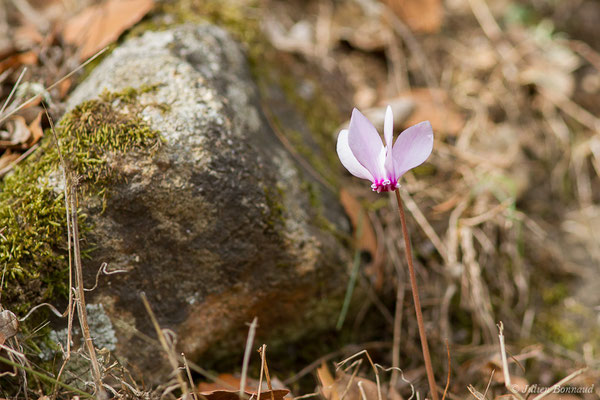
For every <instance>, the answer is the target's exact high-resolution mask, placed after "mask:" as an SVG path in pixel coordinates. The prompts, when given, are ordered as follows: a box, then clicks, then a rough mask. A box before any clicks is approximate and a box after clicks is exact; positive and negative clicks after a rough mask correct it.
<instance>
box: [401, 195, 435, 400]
mask: <svg viewBox="0 0 600 400" xmlns="http://www.w3.org/2000/svg"><path fill="white" fill-rule="evenodd" d="M396 200H397V201H398V210H399V211H400V222H401V223H402V235H403V236H404V245H405V246H406V262H407V263H408V272H409V275H410V287H411V289H412V294H413V300H414V303H415V313H416V314H417V326H418V327H419V337H420V338H421V348H422V349H423V358H424V359H425V370H426V371H427V381H428V382H429V390H430V391H431V398H432V399H433V400H438V392H437V388H436V385H435V376H434V375H433V367H432V366H431V356H430V355H429V346H428V345H427V334H426V333H425V326H424V324H423V312H422V311H421V300H420V299H419V288H418V286H417V276H416V275H415V267H414V266H413V261H412V250H411V247H410V238H409V237H408V228H407V227H406V215H405V214H404V206H403V205H402V199H401V198H400V191H399V190H398V189H396Z"/></svg>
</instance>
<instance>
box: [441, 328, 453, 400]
mask: <svg viewBox="0 0 600 400" xmlns="http://www.w3.org/2000/svg"><path fill="white" fill-rule="evenodd" d="M446 353H448V377H447V378H446V387H445V388H444V394H443V395H442V400H445V399H446V394H447V393H448V388H449V387H450V373H451V371H452V362H451V359H450V345H449V344H448V339H446Z"/></svg>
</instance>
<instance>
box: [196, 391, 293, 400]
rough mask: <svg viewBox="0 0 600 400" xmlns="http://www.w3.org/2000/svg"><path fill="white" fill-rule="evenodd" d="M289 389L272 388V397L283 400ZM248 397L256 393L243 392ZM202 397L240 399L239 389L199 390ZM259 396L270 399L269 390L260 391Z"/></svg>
mask: <svg viewBox="0 0 600 400" xmlns="http://www.w3.org/2000/svg"><path fill="white" fill-rule="evenodd" d="M289 392H290V391H289V390H287V389H280V390H273V391H272V393H273V397H274V398H275V400H283V398H284V397H285V396H286V395H287V394H288V393H289ZM245 393H246V395H247V396H248V397H251V398H252V397H253V398H255V399H256V393H254V392H248V391H247V392H245ZM200 395H202V397H204V398H206V400H240V391H239V390H214V391H212V392H200ZM260 398H261V399H264V400H272V397H271V390H266V391H264V392H261V393H260Z"/></svg>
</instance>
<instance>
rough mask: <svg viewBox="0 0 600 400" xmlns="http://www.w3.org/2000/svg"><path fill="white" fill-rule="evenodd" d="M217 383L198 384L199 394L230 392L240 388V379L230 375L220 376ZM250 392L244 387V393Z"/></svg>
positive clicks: (248, 388)
mask: <svg viewBox="0 0 600 400" xmlns="http://www.w3.org/2000/svg"><path fill="white" fill-rule="evenodd" d="M217 378H218V381H217V382H200V383H199V384H198V391H199V392H214V391H215V390H230V389H235V388H239V387H240V378H236V377H235V376H233V375H231V374H221V375H219V376H218V377H217ZM248 390H252V389H251V388H250V387H248V386H246V391H248Z"/></svg>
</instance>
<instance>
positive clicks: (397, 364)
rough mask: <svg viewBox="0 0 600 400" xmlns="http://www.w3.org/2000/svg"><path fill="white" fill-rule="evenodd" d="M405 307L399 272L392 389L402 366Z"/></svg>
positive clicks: (402, 285)
mask: <svg viewBox="0 0 600 400" xmlns="http://www.w3.org/2000/svg"><path fill="white" fill-rule="evenodd" d="M403 308H404V283H402V284H401V283H400V274H399V273H398V288H397V289H396V312H395V313H394V314H395V315H394V336H393V347H392V368H394V369H393V370H392V377H391V378H390V389H391V388H394V389H395V388H396V384H397V383H398V370H397V369H396V368H399V367H400V336H401V333H402V309H403Z"/></svg>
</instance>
